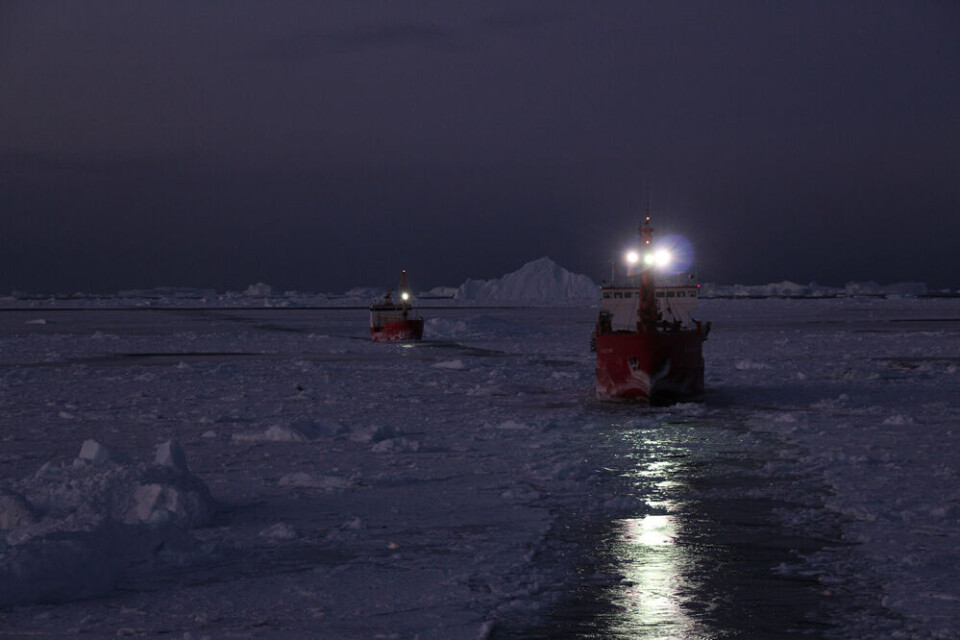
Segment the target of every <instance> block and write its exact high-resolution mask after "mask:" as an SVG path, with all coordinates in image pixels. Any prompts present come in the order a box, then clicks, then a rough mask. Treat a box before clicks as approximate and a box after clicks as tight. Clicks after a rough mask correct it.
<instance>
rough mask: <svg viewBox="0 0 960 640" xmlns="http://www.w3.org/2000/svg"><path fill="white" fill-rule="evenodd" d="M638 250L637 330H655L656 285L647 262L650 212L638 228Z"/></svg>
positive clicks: (649, 248) (651, 234) (650, 243)
mask: <svg viewBox="0 0 960 640" xmlns="http://www.w3.org/2000/svg"><path fill="white" fill-rule="evenodd" d="M638 231H639V234H640V245H641V247H640V250H641V252H642V256H643V257H642V258H641V260H642V262H643V266H642V267H641V269H640V304H639V306H638V307H637V331H640V332H648V331H656V328H657V298H656V285H655V284H654V281H653V268H652V267H651V265H650V264H649V263H648V262H647V258H648V256H649V255H650V252H651V251H652V250H653V246H652V245H653V227H651V226H650V212H649V210H648V211H647V215H646V218H644V221H643V224H642V225H640V228H639V230H638Z"/></svg>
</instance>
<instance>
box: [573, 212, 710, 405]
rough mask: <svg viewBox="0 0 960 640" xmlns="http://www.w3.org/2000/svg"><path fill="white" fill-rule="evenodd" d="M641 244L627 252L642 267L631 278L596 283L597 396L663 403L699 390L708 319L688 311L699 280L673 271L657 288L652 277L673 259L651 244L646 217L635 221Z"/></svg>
mask: <svg viewBox="0 0 960 640" xmlns="http://www.w3.org/2000/svg"><path fill="white" fill-rule="evenodd" d="M640 242H641V250H640V251H639V252H631V253H630V254H628V262H629V263H631V264H632V265H635V267H634V268H639V274H638V275H636V274H634V275H632V276H631V277H630V278H629V281H628V282H625V283H619V284H618V283H616V282H611V283H609V284H604V285H603V286H602V287H601V300H600V317H599V319H598V321H597V326H596V330H595V332H594V335H593V340H592V342H593V344H594V347H595V349H596V352H597V365H596V372H597V398H599V399H601V400H623V401H636V402H645V403H649V404H665V403H669V402H674V401H677V400H682V399H686V398H691V397H695V396H697V395H700V394H702V393H703V350H702V345H703V341H704V340H706V339H707V334H708V333H709V332H710V323H709V322H707V323H702V322H700V321H697V320H694V319H693V318H692V316H691V314H692V313H693V312H694V310H695V309H696V307H697V302H698V300H699V293H700V288H699V285H697V284H694V283H692V281H691V279H690V277H687V276H685V275H673V276H671V277H670V278H667V277H663V279H664V280H666V281H667V283H665V284H664V285H662V286H657V284H656V283H655V279H654V275H655V273H656V272H657V271H658V269H659V268H661V267H665V266H666V264H667V263H669V261H670V255H669V253H668V252H667V251H666V250H664V249H659V250H658V249H656V248H655V247H654V245H653V229H652V228H651V227H650V216H649V215H648V216H647V217H646V219H645V220H644V223H643V226H641V227H640Z"/></svg>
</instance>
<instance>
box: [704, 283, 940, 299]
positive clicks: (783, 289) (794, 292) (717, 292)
mask: <svg viewBox="0 0 960 640" xmlns="http://www.w3.org/2000/svg"><path fill="white" fill-rule="evenodd" d="M925 294H927V285H926V284H924V283H923V282H897V283H894V284H888V285H881V284H878V283H876V282H873V281H870V282H848V283H847V284H846V285H844V286H842V287H829V286H825V285H819V284H817V283H816V282H811V283H810V284H798V283H796V282H790V281H789V280H784V281H783V282H772V283H769V284H757V285H744V284H734V285H721V284H714V283H705V284H703V285H702V286H701V288H700V295H701V297H704V298H841V297H846V298H855V297H858V296H876V297H888V296H894V297H896V296H902V297H913V296H922V295H925Z"/></svg>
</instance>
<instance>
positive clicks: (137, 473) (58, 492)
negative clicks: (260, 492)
mask: <svg viewBox="0 0 960 640" xmlns="http://www.w3.org/2000/svg"><path fill="white" fill-rule="evenodd" d="M214 511H215V504H214V501H213V499H212V498H211V496H210V491H209V489H208V488H207V486H206V484H204V482H203V481H202V480H200V478H198V477H196V476H194V475H192V474H191V473H190V472H189V471H188V470H187V463H186V456H185V454H184V452H183V449H182V448H181V447H180V445H179V444H178V443H177V442H176V441H168V442H165V443H164V444H162V445H160V447H159V448H158V449H157V451H156V456H155V458H154V462H153V463H152V464H147V463H133V462H128V461H125V460H124V459H122V458H121V457H120V456H118V455H117V453H116V452H115V451H113V450H112V449H111V448H110V447H107V446H104V445H101V444H100V443H98V442H96V441H94V440H87V441H86V442H84V443H83V446H82V447H81V450H80V454H79V456H78V457H77V458H76V460H74V461H73V463H72V464H64V465H54V464H51V463H47V464H44V465H43V466H42V467H41V468H40V469H39V470H38V471H37V472H36V473H35V474H34V475H32V476H30V477H27V478H24V479H23V480H20V481H17V482H4V483H2V484H0V534H2V536H0V607H6V606H10V605H14V604H22V603H32V602H62V601H67V600H75V599H78V598H85V597H93V596H97V595H101V594H104V593H107V592H109V591H111V590H112V589H114V588H115V586H116V584H117V581H118V580H119V579H120V578H121V577H122V576H123V575H124V573H125V572H126V571H127V569H128V568H130V567H131V566H133V565H140V566H143V565H145V564H146V565H149V564H151V563H156V562H163V560H164V556H167V557H168V558H167V559H170V558H169V556H171V555H175V554H176V553H177V551H176V550H177V549H178V548H184V545H186V544H188V542H189V533H188V531H189V530H190V529H192V528H194V527H199V526H203V525H205V524H207V523H208V522H209V521H210V519H211V517H212V515H213V513H214Z"/></svg>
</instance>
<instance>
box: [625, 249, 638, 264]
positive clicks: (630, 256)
mask: <svg viewBox="0 0 960 640" xmlns="http://www.w3.org/2000/svg"><path fill="white" fill-rule="evenodd" d="M626 257H627V262H628V263H629V264H637V262H638V261H639V260H640V254H638V253H637V252H636V251H627V256H626Z"/></svg>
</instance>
